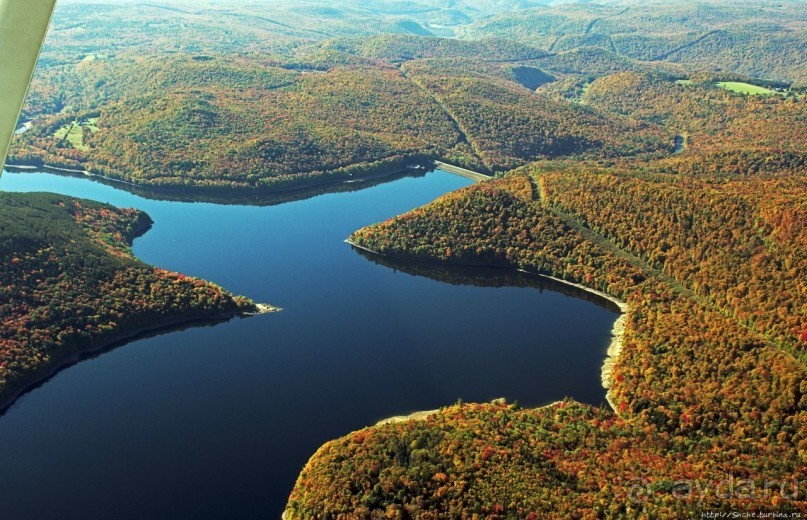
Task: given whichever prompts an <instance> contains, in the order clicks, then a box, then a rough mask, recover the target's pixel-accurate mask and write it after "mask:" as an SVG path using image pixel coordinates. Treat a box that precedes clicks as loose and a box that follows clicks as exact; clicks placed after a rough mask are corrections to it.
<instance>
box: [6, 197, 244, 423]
mask: <svg viewBox="0 0 807 520" xmlns="http://www.w3.org/2000/svg"><path fill="white" fill-rule="evenodd" d="M149 227H151V219H150V218H149V217H148V215H146V214H145V213H142V212H140V211H136V210H131V209H117V208H113V207H111V206H108V205H105V204H99V203H96V202H91V201H86V200H79V199H73V198H70V197H64V196H60V195H50V194H42V193H36V194H0V265H2V266H3V269H2V271H0V317H1V318H2V319H1V320H0V323H2V325H0V408H4V407H5V406H7V405H8V404H9V403H10V401H11V400H13V398H14V397H15V396H16V394H17V392H19V391H20V390H22V389H24V388H26V387H27V386H29V385H30V384H31V383H32V382H35V381H38V380H40V379H42V378H43V377H45V376H47V375H48V374H49V373H50V372H52V371H53V370H55V369H57V368H58V367H59V366H61V365H63V364H66V363H71V362H75V361H76V360H77V359H78V357H79V356H80V354H81V353H82V352H85V351H91V350H95V349H99V348H103V347H104V346H106V345H108V344H110V343H111V342H113V341H116V340H122V339H125V338H128V337H131V336H133V335H136V334H137V333H138V332H141V331H153V330H158V329H159V328H161V327H162V328H165V327H167V326H171V325H176V324H178V323H182V322H194V321H202V320H216V319H229V318H231V317H233V316H235V315H241V314H245V313H250V312H255V311H256V310H257V308H256V306H255V304H253V303H252V302H251V301H249V300H247V299H245V298H241V297H235V296H233V295H231V294H230V293H228V292H227V291H225V290H224V289H222V288H221V287H218V286H216V285H214V284H211V283H209V282H205V281H203V280H199V279H196V278H191V277H186V276H183V275H181V274H177V273H172V272H168V271H165V270H162V269H157V268H154V267H150V266H148V265H146V264H144V263H143V262H141V261H139V260H137V259H135V258H134V257H133V256H132V253H131V251H130V249H129V245H130V244H131V241H132V239H134V238H135V237H137V236H139V235H141V234H143V233H144V232H146V231H147V230H148V229H149Z"/></svg>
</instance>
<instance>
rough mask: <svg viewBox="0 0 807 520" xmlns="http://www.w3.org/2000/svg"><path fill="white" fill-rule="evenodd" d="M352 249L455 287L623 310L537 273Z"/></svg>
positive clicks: (414, 274)
mask: <svg viewBox="0 0 807 520" xmlns="http://www.w3.org/2000/svg"><path fill="white" fill-rule="evenodd" d="M351 247H352V248H353V250H354V251H355V252H356V253H358V254H359V255H361V256H363V257H364V258H366V259H368V260H370V261H371V262H373V263H374V264H376V265H381V266H384V267H388V268H390V269H392V270H393V271H395V272H401V273H405V274H408V275H411V276H421V277H424V278H429V279H431V280H436V281H438V282H443V283H447V284H451V285H469V286H473V287H519V288H525V287H531V288H533V289H537V290H538V291H539V292H541V293H543V292H544V291H551V292H557V293H561V294H563V295H565V296H571V297H574V298H579V299H581V300H585V301H588V302H591V303H594V304H596V305H597V306H599V307H602V308H603V309H608V310H610V311H617V312H618V311H619V308H618V307H617V306H616V305H615V304H614V303H613V302H611V301H609V300H606V299H604V298H601V297H599V296H597V295H596V294H592V293H590V292H588V291H584V290H582V289H578V288H577V287H573V286H571V285H567V284H565V283H561V282H557V281H555V280H552V279H549V278H545V277H543V276H540V275H537V274H533V273H525V272H521V271H516V270H515V269H512V268H509V267H495V266H490V267H480V266H473V267H472V266H461V265H447V264H442V263H438V262H429V261H426V260H412V259H406V258H394V257H390V256H384V255H379V254H376V253H371V252H370V251H367V250H365V249H361V248H359V247H355V246H351Z"/></svg>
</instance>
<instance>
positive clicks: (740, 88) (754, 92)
mask: <svg viewBox="0 0 807 520" xmlns="http://www.w3.org/2000/svg"><path fill="white" fill-rule="evenodd" d="M717 86H718V87H720V88H724V89H726V90H730V91H732V92H737V93H739V94H749V95H751V96H768V95H770V94H775V92H774V91H773V90H770V89H767V88H765V87H758V86H756V85H752V84H750V83H742V82H740V81H719V82H718V83H717Z"/></svg>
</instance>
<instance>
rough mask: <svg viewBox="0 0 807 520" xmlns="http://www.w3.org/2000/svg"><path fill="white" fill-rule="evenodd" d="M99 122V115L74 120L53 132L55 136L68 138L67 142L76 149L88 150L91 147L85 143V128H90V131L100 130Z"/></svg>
mask: <svg viewBox="0 0 807 520" xmlns="http://www.w3.org/2000/svg"><path fill="white" fill-rule="evenodd" d="M97 123H98V118H97V117H92V118H89V119H85V120H82V121H73V122H71V123H69V124H66V125H64V126H63V127H61V128H60V129H58V130H57V131H56V132H55V133H54V134H53V137H54V138H55V139H59V140H64V139H66V140H67V142H69V143H70V144H71V145H72V146H73V148H75V149H76V150H81V151H82V152H86V151H87V150H89V149H90V147H89V146H87V145H86V144H84V129H85V128H88V129H89V130H90V132H92V133H96V132H97V131H98V125H97Z"/></svg>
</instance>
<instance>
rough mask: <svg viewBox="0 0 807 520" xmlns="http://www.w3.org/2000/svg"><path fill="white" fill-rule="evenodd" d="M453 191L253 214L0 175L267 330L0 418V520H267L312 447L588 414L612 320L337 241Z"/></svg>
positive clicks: (53, 390)
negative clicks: (557, 405) (372, 431)
mask: <svg viewBox="0 0 807 520" xmlns="http://www.w3.org/2000/svg"><path fill="white" fill-rule="evenodd" d="M469 182H470V181H468V180H466V179H463V178H460V177H456V176H452V175H450V174H447V173H445V172H440V171H436V172H432V173H429V174H427V175H425V176H420V177H407V178H402V179H397V180H394V181H392V182H389V183H386V184H381V185H376V186H372V187H369V188H367V189H364V190H360V191H353V192H349V193H333V194H326V195H319V196H316V197H314V198H310V199H307V200H301V201H295V202H288V203H285V204H280V205H275V206H267V207H254V206H238V205H215V204H208V203H187V202H166V201H155V200H148V199H144V198H141V197H138V196H135V195H132V194H129V193H127V192H124V191H121V190H118V189H115V188H113V187H110V186H107V185H103V184H99V183H94V182H92V181H89V180H87V179H81V178H71V177H61V176H56V175H51V174H45V173H36V174H29V173H26V174H12V173H4V174H3V176H2V178H0V189H2V190H5V191H51V192H58V193H63V194H67V195H73V196H79V197H84V198H90V199H94V200H99V201H103V202H110V203H112V204H115V205H117V206H125V207H137V208H140V209H143V210H145V211H146V212H148V213H149V215H151V217H152V218H153V219H154V222H155V223H154V227H153V229H152V230H151V231H149V232H148V233H147V234H146V235H144V236H143V237H141V238H139V239H137V240H136V241H135V244H134V252H135V253H136V254H137V255H138V256H139V257H140V258H142V259H143V260H145V261H146V262H149V263H151V264H155V265H158V266H160V267H163V268H166V269H171V270H176V271H181V272H183V273H186V274H190V275H194V276H200V277H203V278H206V279H208V280H212V281H214V282H216V283H218V284H221V285H222V286H224V287H226V288H227V289H229V290H231V291H233V292H235V293H239V294H243V295H246V296H248V297H250V298H252V299H254V300H255V301H258V302H267V303H272V304H275V305H279V306H281V307H283V308H284V309H285V310H284V311H283V312H281V313H278V314H271V315H264V316H258V317H254V318H249V319H235V320H233V321H230V322H227V323H224V324H220V325H217V326H214V327H201V328H191V329H187V330H183V331H178V332H172V333H169V334H165V335H161V336H157V337H151V338H147V339H141V340H138V341H135V342H132V343H129V344H128V345H126V346H123V347H120V348H117V349H115V350H113V351H111V352H107V353H104V354H102V355H100V356H97V357H94V358H91V359H89V360H86V361H83V362H82V363H80V364H78V365H76V366H74V367H71V368H69V369H67V370H65V371H63V372H61V373H59V374H58V375H57V376H55V377H54V378H53V379H51V380H49V381H48V382H46V383H45V384H44V385H42V386H41V387H39V388H37V389H35V390H34V391H32V392H31V393H29V394H26V395H25V396H24V397H23V398H21V400H19V401H18V402H17V403H16V404H15V405H14V406H13V407H12V408H10V409H9V411H8V412H7V413H6V414H5V415H4V416H2V417H0V517H2V518H8V519H14V520H26V519H32V520H33V519H36V520H40V519H51V518H52V519H82V520H88V519H104V520H106V519H116V520H117V519H133V520H134V519H137V520H141V519H171V520H177V519H195V520H201V519H221V518H238V519H252V518H255V519H257V518H277V517H278V516H279V515H280V513H281V511H282V509H283V507H284V505H285V501H286V499H287V497H288V494H289V492H290V491H291V488H292V486H293V484H294V480H295V478H296V476H297V474H298V473H299V471H300V469H301V468H302V466H303V465H304V464H305V462H306V461H307V459H308V457H309V456H311V455H312V454H313V453H314V451H316V449H317V448H318V447H319V446H320V445H321V444H322V443H323V442H325V441H327V440H329V439H332V438H335V437H338V436H341V435H343V434H345V433H348V432H350V431H353V430H356V429H359V428H361V427H363V426H366V425H369V424H373V423H375V422H376V421H378V420H380V419H383V418H385V417H389V416H392V415H400V414H404V413H409V412H412V411H415V410H425V409H433V408H436V407H439V406H441V405H445V404H450V403H452V402H455V401H456V400H457V399H458V398H462V399H463V400H464V401H466V402H470V401H488V400H490V399H493V398H497V397H502V396H504V397H507V398H508V399H509V400H518V401H519V402H520V403H522V404H523V405H527V406H536V405H541V404H545V403H548V402H551V401H554V400H556V399H559V398H563V397H564V396H572V397H574V398H576V399H578V400H580V401H584V402H588V403H592V404H597V405H599V404H601V403H602V401H603V398H604V390H603V389H602V388H601V386H600V366H601V363H602V360H603V357H604V355H605V349H606V347H607V344H608V341H609V332H610V328H611V325H612V324H613V321H614V319H615V318H616V316H617V314H616V312H615V311H614V310H611V309H608V308H606V307H603V306H601V305H599V304H596V303H593V302H591V301H586V300H585V299H582V298H579V297H576V296H575V295H570V294H568V291H565V292H563V291H557V290H550V289H547V288H546V287H545V286H542V285H541V284H540V283H538V282H536V281H535V280H534V279H532V278H529V277H525V276H513V275H512V274H505V273H503V272H497V271H484V270H457V269H438V268H437V267H429V266H425V265H423V264H420V265H418V266H407V265H404V264H401V265H397V264H394V263H393V264H390V263H388V262H387V265H383V264H381V263H377V262H375V261H373V260H372V259H368V258H366V257H365V256H363V255H360V254H358V253H357V252H356V251H354V250H353V249H352V248H351V247H350V246H348V245H347V244H345V243H344V242H343V240H344V239H345V237H347V236H348V235H349V234H350V233H351V232H352V231H354V230H356V229H358V228H360V227H362V226H365V225H368V224H371V223H373V222H377V221H380V220H385V219H387V218H389V217H391V216H394V215H396V214H399V213H403V212H405V211H408V210H410V209H412V208H414V207H417V206H419V205H422V204H424V203H426V202H429V201H431V200H433V199H434V198H436V197H438V196H439V195H441V194H443V193H446V192H448V191H451V190H454V189H457V188H459V187H461V186H464V185H467V184H468V183H469Z"/></svg>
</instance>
